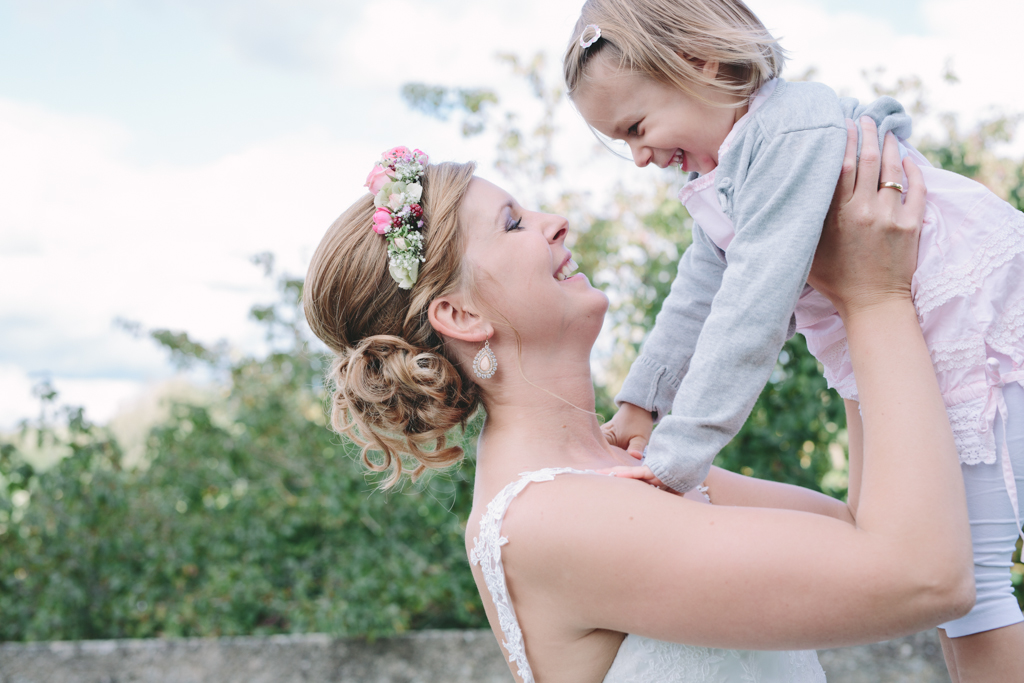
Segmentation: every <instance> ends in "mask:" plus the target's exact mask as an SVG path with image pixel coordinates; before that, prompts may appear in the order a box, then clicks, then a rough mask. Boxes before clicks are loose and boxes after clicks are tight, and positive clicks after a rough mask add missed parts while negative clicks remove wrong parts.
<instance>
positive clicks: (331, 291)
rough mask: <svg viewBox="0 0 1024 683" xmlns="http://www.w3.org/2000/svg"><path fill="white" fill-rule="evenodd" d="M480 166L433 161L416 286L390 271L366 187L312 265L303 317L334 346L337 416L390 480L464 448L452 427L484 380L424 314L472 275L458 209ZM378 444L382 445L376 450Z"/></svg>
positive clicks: (438, 463) (442, 462) (454, 457)
mask: <svg viewBox="0 0 1024 683" xmlns="http://www.w3.org/2000/svg"><path fill="white" fill-rule="evenodd" d="M475 170H476V165H475V164H473V163H467V164H457V163H450V162H446V163H441V164H431V165H429V166H427V168H426V170H425V172H424V176H423V180H422V185H423V196H422V200H421V205H422V206H423V212H424V213H423V221H424V224H425V227H424V229H423V237H424V247H425V249H424V256H425V258H426V260H425V261H424V262H423V263H422V264H421V265H420V271H419V279H418V281H417V282H416V284H415V285H413V287H412V289H410V290H404V289H400V288H399V287H398V284H397V283H396V282H395V281H394V280H393V279H392V278H391V275H390V274H389V273H388V255H387V241H386V240H385V239H384V237H382V236H381V235H378V234H377V233H375V232H374V231H373V229H372V225H373V212H374V208H375V207H374V205H373V196H372V195H370V194H369V193H367V194H366V196H364V197H363V198H362V199H359V200H358V201H357V202H356V203H355V204H353V205H352V206H351V207H349V209H348V210H347V211H345V213H343V214H342V215H341V217H340V218H338V219H337V220H336V221H334V223H333V224H332V225H331V227H330V228H329V229H328V231H327V234H326V235H324V238H323V240H321V242H320V246H319V247H317V250H316V253H315V254H314V255H313V260H312V262H311V263H310V265H309V272H308V274H307V276H306V283H305V287H304V291H303V295H302V301H303V307H304V308H305V313H306V320H308V321H309V326H310V327H311V328H312V330H313V332H314V333H315V334H316V336H317V337H319V338H320V339H321V340H322V341H323V342H324V343H325V344H327V346H328V347H329V348H330V349H331V351H333V352H334V355H335V358H334V360H333V362H332V363H331V367H330V370H329V371H328V385H329V389H330V390H331V391H332V392H333V393H332V397H331V425H332V427H333V428H334V430H335V431H337V432H338V433H339V434H345V435H347V436H348V437H349V438H350V439H351V440H352V441H353V442H355V443H356V444H357V445H359V446H361V447H362V459H363V462H364V463H365V464H366V466H367V467H369V468H370V469H371V470H374V471H376V472H387V473H388V474H387V476H386V478H385V480H384V481H383V483H382V486H383V487H384V488H388V487H391V486H393V485H394V484H396V483H397V482H398V481H399V479H400V478H401V476H402V473H403V472H407V471H408V472H409V473H410V474H411V475H412V476H413V478H415V477H416V476H418V475H419V474H421V473H422V472H423V471H424V470H426V469H427V468H443V467H447V466H448V465H451V464H453V463H455V462H458V461H459V460H460V459H461V458H462V449H461V448H460V447H458V446H449V445H448V443H447V440H446V435H447V433H448V432H449V430H451V429H452V428H453V427H456V426H459V425H461V426H463V427H465V424H466V421H467V420H468V419H469V418H470V417H471V416H472V415H473V413H474V411H475V410H476V409H477V407H478V406H479V404H480V392H479V388H478V386H477V385H476V384H475V383H474V382H473V381H471V380H470V379H469V377H467V376H466V375H465V374H464V372H463V369H462V367H461V365H460V363H458V362H456V360H455V359H454V358H453V357H452V356H451V355H450V353H449V351H448V349H446V347H445V343H444V340H443V339H442V338H441V337H440V335H438V334H437V333H436V332H435V331H434V329H433V328H432V327H431V326H430V322H429V321H428V320H427V307H428V306H429V305H430V302H431V301H433V300H434V299H436V298H437V297H440V296H445V295H447V294H451V293H453V292H456V291H458V290H459V289H460V287H463V286H464V285H465V280H466V274H465V273H464V267H463V258H462V257H463V253H464V252H465V240H464V237H463V232H462V230H461V227H460V225H459V218H458V211H459V205H460V204H461V203H462V199H463V197H464V196H465V194H466V190H467V188H468V187H469V181H470V180H471V179H472V177H473V172H474V171H475ZM371 450H372V451H379V453H380V455H379V456H375V457H374V458H371V457H370V451H371ZM403 459H404V460H406V462H403ZM410 461H411V462H410Z"/></svg>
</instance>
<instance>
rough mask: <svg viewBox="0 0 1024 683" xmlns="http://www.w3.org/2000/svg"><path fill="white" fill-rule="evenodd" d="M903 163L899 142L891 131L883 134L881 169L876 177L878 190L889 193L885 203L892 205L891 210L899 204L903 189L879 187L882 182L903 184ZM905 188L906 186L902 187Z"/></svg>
mask: <svg viewBox="0 0 1024 683" xmlns="http://www.w3.org/2000/svg"><path fill="white" fill-rule="evenodd" d="M902 181H903V164H901V163H900V143H899V142H898V141H897V140H896V136H895V135H893V134H892V133H891V132H890V133H886V134H885V143H884V145H883V146H882V170H881V175H880V176H879V178H878V182H879V191H883V190H884V191H885V193H886V194H887V195H889V197H888V199H887V200H886V203H888V204H890V205H891V206H892V207H893V210H895V209H896V207H898V206H899V205H900V197H901V195H902V194H903V190H901V189H900V188H898V187H881V184H883V183H899V184H900V185H901V186H902V185H903V182H902ZM904 189H906V188H904Z"/></svg>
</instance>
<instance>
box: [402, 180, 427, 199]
mask: <svg viewBox="0 0 1024 683" xmlns="http://www.w3.org/2000/svg"><path fill="white" fill-rule="evenodd" d="M405 194H406V196H407V197H409V203H410V204H415V203H416V202H418V201H419V200H420V197H422V196H423V186H422V185H420V184H419V183H409V184H408V185H406V186H405Z"/></svg>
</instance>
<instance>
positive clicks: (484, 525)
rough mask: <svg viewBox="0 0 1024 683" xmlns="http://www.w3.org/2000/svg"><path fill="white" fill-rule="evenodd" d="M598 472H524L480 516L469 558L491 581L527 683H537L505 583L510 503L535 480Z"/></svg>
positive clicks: (511, 653)
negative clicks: (503, 557) (503, 559)
mask: <svg viewBox="0 0 1024 683" xmlns="http://www.w3.org/2000/svg"><path fill="white" fill-rule="evenodd" d="M567 473H572V474H594V471H593V470H577V469H573V468H571V467H549V468H546V469H543V470H536V471H534V472H523V473H522V474H520V475H519V479H517V480H515V481H513V482H512V483H510V484H509V485H508V486H506V487H505V488H503V489H502V490H501V491H500V492H499V493H498V495H496V496H495V497H494V499H493V500H491V502H490V503H488V504H487V511H486V512H484V514H483V516H482V517H481V518H480V535H479V536H477V537H476V538H474V539H473V550H471V551H470V553H469V561H470V562H471V563H473V564H474V565H477V564H479V565H480V570H481V572H482V573H483V575H484V583H486V584H487V592H488V593H490V594H491V600H492V601H493V602H494V607H495V609H496V610H497V612H498V623H499V624H500V625H501V632H502V634H503V635H504V636H505V640H504V641H502V643H501V644H502V645H503V646H504V647H505V651H506V652H508V661H509V662H511V663H513V664H515V665H516V666H517V667H518V673H519V678H521V679H522V681H523V683H534V679H533V670H532V669H530V663H529V662H527V661H526V645H525V644H524V643H523V631H522V629H521V628H520V627H519V620H518V619H517V618H516V611H515V609H514V608H513V607H512V599H511V598H510V597H509V594H508V585H507V584H506V583H505V568H504V566H503V565H502V564H501V546H503V545H505V544H506V543H508V539H507V538H505V537H504V536H502V535H501V523H502V522H503V521H504V519H505V513H506V512H508V506H509V505H511V504H512V501H513V500H514V499H515V497H516V496H518V495H519V494H520V493H521V492H522V490H523V489H525V488H526V487H527V485H529V484H530V483H532V482H535V481H551V480H552V479H554V478H555V476H557V475H559V474H567Z"/></svg>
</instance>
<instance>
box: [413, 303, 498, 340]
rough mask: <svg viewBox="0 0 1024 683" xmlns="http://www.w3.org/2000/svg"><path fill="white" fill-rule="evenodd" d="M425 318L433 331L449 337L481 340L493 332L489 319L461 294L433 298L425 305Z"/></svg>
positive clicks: (487, 337)
mask: <svg viewBox="0 0 1024 683" xmlns="http://www.w3.org/2000/svg"><path fill="white" fill-rule="evenodd" d="M427 319H428V320H429V321H430V326H431V327H433V328H434V331H435V332H437V333H438V334H440V335H441V336H444V337H448V338H450V339H458V340H460V341H464V342H482V341H484V340H485V339H489V338H490V337H491V335H492V334H494V328H493V327H492V326H491V323H490V321H488V320H485V319H484V318H482V317H481V316H480V315H479V313H477V311H476V309H475V308H474V307H473V306H472V305H470V304H469V303H468V302H467V301H466V300H465V299H464V298H463V297H462V296H459V295H452V296H443V297H439V298H437V299H434V300H433V301H431V302H430V305H429V306H428V307H427Z"/></svg>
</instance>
